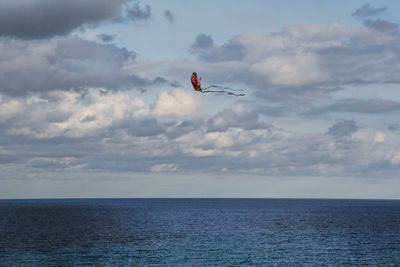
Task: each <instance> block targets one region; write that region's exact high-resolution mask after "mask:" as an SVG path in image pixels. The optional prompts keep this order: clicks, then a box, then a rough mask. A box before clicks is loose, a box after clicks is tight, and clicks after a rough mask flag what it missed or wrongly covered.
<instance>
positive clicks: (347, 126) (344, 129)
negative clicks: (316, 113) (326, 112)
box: [328, 120, 359, 137]
mask: <svg viewBox="0 0 400 267" xmlns="http://www.w3.org/2000/svg"><path fill="white" fill-rule="evenodd" d="M358 128H359V127H358V126H357V125H356V122H355V121H354V120H345V121H342V122H338V123H336V124H334V125H332V127H330V128H329V130H328V134H331V135H334V136H336V137H342V136H349V135H351V134H352V133H354V132H356V131H357V130H358Z"/></svg>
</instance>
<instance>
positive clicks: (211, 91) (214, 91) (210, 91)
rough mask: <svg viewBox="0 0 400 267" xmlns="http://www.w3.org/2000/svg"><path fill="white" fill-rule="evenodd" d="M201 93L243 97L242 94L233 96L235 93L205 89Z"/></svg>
mask: <svg viewBox="0 0 400 267" xmlns="http://www.w3.org/2000/svg"><path fill="white" fill-rule="evenodd" d="M207 88H209V87H207ZM202 93H221V94H227V95H234V96H244V94H235V93H232V92H229V91H225V90H205V89H203V91H202Z"/></svg>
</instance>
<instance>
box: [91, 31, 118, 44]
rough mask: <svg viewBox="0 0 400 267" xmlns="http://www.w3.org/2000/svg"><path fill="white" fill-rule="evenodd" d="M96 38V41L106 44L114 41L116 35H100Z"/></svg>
mask: <svg viewBox="0 0 400 267" xmlns="http://www.w3.org/2000/svg"><path fill="white" fill-rule="evenodd" d="M96 37H97V39H99V40H101V41H102V42H105V43H108V42H112V41H114V39H115V37H116V35H115V34H112V35H110V34H104V33H102V34H98V35H97V36H96Z"/></svg>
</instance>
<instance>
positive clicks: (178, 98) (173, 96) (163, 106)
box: [154, 89, 200, 116]
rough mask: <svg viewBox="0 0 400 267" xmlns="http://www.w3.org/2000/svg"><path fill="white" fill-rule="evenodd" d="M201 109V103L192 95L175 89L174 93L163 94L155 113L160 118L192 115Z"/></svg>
mask: <svg viewBox="0 0 400 267" xmlns="http://www.w3.org/2000/svg"><path fill="white" fill-rule="evenodd" d="M199 107H200V104H199V101H198V99H197V98H196V97H194V96H193V94H191V93H186V92H185V91H182V90H178V89H175V90H174V91H173V92H172V93H168V92H162V93H161V94H160V95H159V97H158V100H157V103H156V106H155V109H154V112H155V113H156V114H158V115H160V116H169V115H181V116H184V115H191V114H193V113H195V112H196V111H197V110H198V109H199Z"/></svg>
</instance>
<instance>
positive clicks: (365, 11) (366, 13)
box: [352, 4, 387, 18]
mask: <svg viewBox="0 0 400 267" xmlns="http://www.w3.org/2000/svg"><path fill="white" fill-rule="evenodd" d="M386 10H387V7H386V6H385V7H372V6H370V5H369V4H365V5H363V6H362V7H360V8H358V9H357V10H356V11H354V12H353V14H352V16H354V17H360V18H364V17H370V16H375V15H378V14H380V13H382V12H384V11H386Z"/></svg>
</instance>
